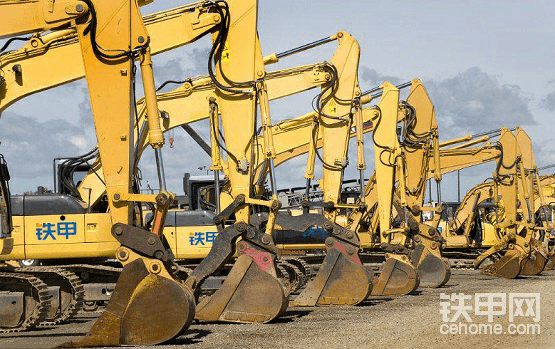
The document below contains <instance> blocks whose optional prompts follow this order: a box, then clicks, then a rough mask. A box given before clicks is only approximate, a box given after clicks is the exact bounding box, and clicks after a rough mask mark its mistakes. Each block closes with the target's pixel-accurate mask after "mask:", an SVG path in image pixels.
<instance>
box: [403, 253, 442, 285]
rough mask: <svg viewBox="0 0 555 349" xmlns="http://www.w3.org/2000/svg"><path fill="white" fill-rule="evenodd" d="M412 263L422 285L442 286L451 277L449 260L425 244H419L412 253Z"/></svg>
mask: <svg viewBox="0 0 555 349" xmlns="http://www.w3.org/2000/svg"><path fill="white" fill-rule="evenodd" d="M411 262H412V265H413V266H415V267H416V272H417V274H418V278H419V279H420V286H421V287H441V286H443V285H445V284H446V283H447V281H449V278H450V277H451V267H450V265H449V262H447V261H445V260H444V259H442V258H441V257H440V256H437V255H436V254H434V253H432V251H430V249H428V248H427V247H426V246H424V245H423V244H418V245H416V247H415V248H414V250H413V251H412V254H411Z"/></svg>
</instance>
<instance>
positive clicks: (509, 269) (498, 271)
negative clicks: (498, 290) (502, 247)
mask: <svg viewBox="0 0 555 349" xmlns="http://www.w3.org/2000/svg"><path fill="white" fill-rule="evenodd" d="M519 260H520V253H519V252H518V251H516V250H508V251H507V252H506V253H505V255H504V256H503V257H501V259H499V260H498V261H496V262H494V263H492V264H490V265H488V266H487V267H485V268H484V269H483V270H482V273H483V274H485V275H491V276H497V277H502V278H505V279H514V278H516V277H517V276H518V275H519V274H520V262H519Z"/></svg>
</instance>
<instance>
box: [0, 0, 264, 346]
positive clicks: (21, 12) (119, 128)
mask: <svg viewBox="0 0 555 349" xmlns="http://www.w3.org/2000/svg"><path fill="white" fill-rule="evenodd" d="M219 3H220V5H222V6H223V7H224V9H222V6H220V5H218V4H217V3H214V2H203V3H202V7H203V9H202V12H209V13H211V19H210V22H211V23H213V22H214V20H215V19H217V21H218V22H221V20H222V19H223V16H222V15H221V14H222V11H229V7H228V4H227V3H223V2H219ZM233 3H234V4H237V2H233ZM224 5H225V6H224ZM249 5H250V6H249ZM253 8H254V9H255V10H256V4H254V3H252V4H246V3H245V2H243V3H241V4H238V6H237V10H236V15H238V16H240V15H241V14H244V13H245V12H249V11H251V10H252V9H253ZM0 10H1V11H2V18H5V19H8V20H7V21H3V23H2V26H1V27H0V37H6V36H14V35H18V34H25V33H36V32H38V33H40V32H43V31H44V30H53V33H52V35H55V34H56V31H58V30H70V31H71V32H72V33H75V32H76V36H77V40H78V48H79V49H80V56H81V58H82V64H83V66H84V70H85V76H86V78H87V83H88V87H89V92H90V98H91V106H92V110H93V115H94V121H95V128H96V133H97V139H98V149H99V155H100V158H101V159H102V163H103V166H104V181H105V183H106V190H107V194H108V195H107V197H108V205H109V212H110V218H111V224H113V226H112V234H113V236H114V237H115V238H116V239H117V240H118V241H119V243H120V244H121V246H120V247H119V248H118V249H117V253H116V256H117V258H118V260H119V261H121V262H122V264H124V268H123V272H122V273H121V275H120V278H119V281H118V285H117V286H116V289H115V290H114V293H113V296H112V299H111V301H110V303H109V304H108V306H107V310H106V311H105V312H104V313H102V314H101V316H100V318H99V319H98V320H97V322H96V323H95V325H94V326H93V328H92V330H91V332H90V333H89V334H88V335H87V336H86V337H85V338H84V339H83V340H80V341H77V342H75V343H70V344H68V345H70V346H79V347H82V346H98V345H101V346H103V345H121V344H155V343H159V342H162V341H165V340H167V339H169V338H172V337H174V336H176V335H178V334H180V333H181V332H182V331H183V330H184V329H185V328H187V327H188V325H189V324H190V323H191V321H192V319H193V316H194V308H195V300H194V296H193V292H192V290H191V288H190V287H189V286H188V285H186V284H185V283H183V282H182V281H180V280H179V279H177V278H176V277H175V276H174V275H173V274H172V272H173V271H172V268H171V267H172V253H171V249H169V247H168V246H167V243H166V242H165V241H164V239H163V236H162V230H163V227H164V222H165V219H164V218H165V214H166V212H167V208H168V205H169V203H170V202H171V201H172V198H173V194H171V193H169V192H167V191H166V190H165V188H164V187H163V182H162V181H161V183H160V184H161V187H162V190H161V191H160V193H159V194H158V195H149V194H135V193H133V191H132V186H131V184H132V175H133V172H132V169H131V165H132V163H133V157H134V154H133V151H132V150H133V147H132V145H133V136H134V135H133V128H132V126H133V112H132V111H133V109H134V107H133V106H132V102H133V98H132V93H131V92H132V90H133V81H134V76H135V69H134V61H135V60H136V59H138V60H139V62H140V67H141V72H142V78H143V86H144V93H145V100H146V105H147V112H148V114H149V115H151V116H155V117H150V118H149V119H148V123H149V126H148V133H149V138H150V144H151V146H152V147H153V148H154V149H155V153H156V159H157V169H158V172H159V174H161V173H162V172H163V165H162V159H161V152H160V148H161V147H162V145H163V143H164V138H163V136H162V132H161V128H160V124H159V118H158V108H157V105H156V95H155V87H154V79H153V74H152V62H151V58H150V57H151V51H150V38H149V35H148V33H147V30H146V28H145V26H144V23H143V20H142V18H141V16H140V12H139V9H138V3H137V2H135V1H115V2H114V1H111V2H107V1H101V0H98V1H95V0H92V1H90V0H86V1H69V2H64V3H52V2H48V1H32V2H31V1H19V2H3V3H1V4H0ZM254 12H255V14H256V11H254ZM227 15H229V12H227ZM9 19H14V20H15V22H14V21H12V20H9ZM227 24H229V23H227ZM250 24H251V23H249V25H250ZM250 26H251V31H252V32H253V33H255V32H256V29H255V26H254V25H250ZM116 32H117V33H118V35H113V34H114V33H116ZM65 33H67V34H70V32H67V31H66V32H65ZM58 34H61V33H59V32H58ZM64 35H65V34H64ZM252 37H253V46H254V40H255V39H254V38H255V34H253V35H252ZM12 39H14V38H13V37H12V38H11V39H10V40H12ZM12 41H13V40H12ZM31 44H32V43H31ZM11 68H12V69H11V70H10V71H9V72H8V73H9V74H13V75H14V76H15V81H16V83H19V84H21V80H22V74H25V72H24V71H22V69H21V66H20V67H17V66H15V65H14V66H12V67H11ZM3 81H4V82H5V81H6V79H5V78H4V80H3ZM5 167H6V166H5V163H4V166H3V168H5ZM2 172H3V173H4V174H5V176H3V179H4V181H7V180H8V179H9V175H8V174H7V171H4V170H3V171H2ZM161 177H162V176H161ZM2 188H3V192H2V197H3V212H5V213H6V215H5V216H4V217H5V220H6V222H9V220H10V219H11V217H10V212H9V210H10V208H11V206H10V204H9V202H10V197H9V191H8V187H7V185H3V187H2ZM136 202H149V203H152V204H154V205H155V212H156V214H155V218H154V224H152V228H151V230H150V231H149V230H144V229H143V228H142V227H138V226H135V225H134V222H133V214H132V213H133V210H132V207H133V206H134V204H133V203H136ZM24 207H25V206H24ZM70 223H72V222H63V223H61V224H60V225H59V226H56V227H55V228H54V226H53V225H51V224H46V225H44V224H43V225H41V226H40V227H37V236H38V235H42V236H43V237H49V236H54V234H59V235H56V236H59V237H62V236H63V237H66V236H67V237H69V236H72V235H73V233H74V232H75V230H74V229H75V226H74V225H73V224H70ZM4 227H7V229H9V228H11V227H10V225H9V224H4ZM54 229H56V230H54ZM11 233H12V232H11V231H9V230H7V231H3V235H4V237H3V239H2V251H3V252H6V253H9V252H10V250H11V249H12V248H13V239H12V238H11V237H10V235H11ZM37 280H38V282H35V281H37ZM1 285H2V286H1V287H2V290H7V291H8V295H9V294H10V293H11V292H9V291H15V292H14V293H11V294H12V295H13V296H14V297H16V298H14V299H13V301H12V302H11V304H12V305H14V309H13V310H19V313H17V312H15V314H17V315H16V316H13V315H12V316H11V317H10V316H8V317H6V318H3V320H4V321H7V322H8V323H7V324H4V326H3V327H8V328H9V327H11V328H13V329H21V328H26V327H29V326H32V325H34V324H35V323H37V322H38V321H40V320H41V318H44V316H45V314H44V312H45V311H44V309H46V305H47V304H48V303H49V301H50V300H49V298H48V292H47V291H46V287H45V285H44V283H41V282H40V280H39V279H38V278H33V277H31V276H29V275H26V274H24V273H21V274H20V273H9V272H3V273H2V282H1ZM14 288H15V289H14ZM3 293H6V292H3ZM10 321H11V322H10ZM5 325H7V326H5Z"/></svg>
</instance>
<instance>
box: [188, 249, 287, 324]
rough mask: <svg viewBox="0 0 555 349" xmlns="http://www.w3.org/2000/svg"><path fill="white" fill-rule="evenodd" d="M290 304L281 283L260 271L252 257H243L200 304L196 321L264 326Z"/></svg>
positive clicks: (242, 255)
mask: <svg viewBox="0 0 555 349" xmlns="http://www.w3.org/2000/svg"><path fill="white" fill-rule="evenodd" d="M287 304H288V302H287V299H286V297H285V293H284V290H283V287H282V285H281V284H280V283H279V281H278V280H277V279H276V278H275V277H274V276H272V275H271V274H270V273H268V272H264V271H263V270H261V268H260V267H259V266H258V265H257V264H256V262H255V260H254V258H253V257H252V256H249V255H246V254H241V255H240V256H239V257H238V258H237V261H236V262H235V264H234V265H233V268H232V269H231V271H230V272H229V274H228V276H227V278H226V280H225V282H224V283H223V285H222V286H221V287H220V289H219V290H218V291H216V293H215V294H214V295H213V296H211V297H209V298H206V299H205V300H203V301H202V302H201V303H199V305H198V307H197V312H196V315H195V318H196V319H197V320H204V321H228V322H240V323H265V322H269V321H271V320H273V319H275V318H276V317H278V316H280V315H281V314H282V313H283V312H284V311H285V309H286V308H287Z"/></svg>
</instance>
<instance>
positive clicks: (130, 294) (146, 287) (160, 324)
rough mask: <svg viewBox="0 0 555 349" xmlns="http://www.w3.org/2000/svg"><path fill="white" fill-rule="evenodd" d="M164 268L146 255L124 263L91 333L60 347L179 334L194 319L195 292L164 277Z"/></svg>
mask: <svg viewBox="0 0 555 349" xmlns="http://www.w3.org/2000/svg"><path fill="white" fill-rule="evenodd" d="M162 268H164V267H163V266H162V264H161V263H159V262H158V261H154V262H151V261H150V260H148V259H147V260H143V258H138V259H136V260H134V261H133V262H131V263H129V264H127V265H125V267H124V268H123V271H122V273H121V275H120V277H119V279H118V282H117V285H116V288H115V289H114V293H113V294H112V297H111V299H110V302H109V303H108V305H107V306H106V309H105V311H104V312H103V313H102V314H101V315H100V317H99V318H98V320H97V321H96V323H95V324H94V325H93V327H92V328H91V330H90V331H89V333H87V335H86V336H85V337H83V338H82V339H80V340H77V341H72V342H69V343H65V344H62V345H61V346H59V348H81V347H103V346H122V345H155V344H159V343H163V342H165V341H168V340H170V339H172V338H174V337H177V336H178V335H180V334H181V333H182V332H183V331H184V330H185V329H186V328H187V327H188V326H189V325H190V324H191V322H192V321H193V316H194V313H195V299H194V295H193V292H192V291H191V289H190V288H188V287H187V286H186V285H185V284H183V283H181V282H179V281H176V280H174V279H171V278H168V277H166V276H162V275H161V274H164V270H162ZM166 273H167V272H166ZM168 275H169V274H168Z"/></svg>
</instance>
